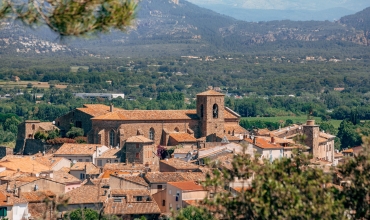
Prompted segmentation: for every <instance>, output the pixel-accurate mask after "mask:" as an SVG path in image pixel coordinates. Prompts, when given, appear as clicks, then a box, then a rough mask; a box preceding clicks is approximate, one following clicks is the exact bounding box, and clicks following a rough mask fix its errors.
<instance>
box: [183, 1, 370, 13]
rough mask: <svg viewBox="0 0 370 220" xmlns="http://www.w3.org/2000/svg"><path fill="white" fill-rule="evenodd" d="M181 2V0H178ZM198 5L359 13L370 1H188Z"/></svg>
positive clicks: (369, 4)
mask: <svg viewBox="0 0 370 220" xmlns="http://www.w3.org/2000/svg"><path fill="white" fill-rule="evenodd" d="M180 1H181V0H180ZM188 1H190V2H192V3H194V4H198V5H206V4H208V5H210V4H211V5H212V4H224V5H228V6H233V7H238V8H246V9H279V10H302V9H303V10H323V9H329V8H336V7H341V8H346V9H349V10H353V11H360V10H362V9H364V8H366V7H369V6H370V0H188Z"/></svg>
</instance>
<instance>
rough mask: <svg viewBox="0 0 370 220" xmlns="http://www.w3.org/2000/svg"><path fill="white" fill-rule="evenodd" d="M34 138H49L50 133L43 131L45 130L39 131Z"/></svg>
mask: <svg viewBox="0 0 370 220" xmlns="http://www.w3.org/2000/svg"><path fill="white" fill-rule="evenodd" d="M34 138H35V139H37V140H43V141H45V140H47V139H48V133H46V132H43V131H37V132H36V133H35V135H34Z"/></svg>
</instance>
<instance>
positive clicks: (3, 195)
mask: <svg viewBox="0 0 370 220" xmlns="http://www.w3.org/2000/svg"><path fill="white" fill-rule="evenodd" d="M7 196H9V197H8V201H7ZM22 203H23V204H24V203H28V202H27V200H26V199H25V198H23V197H22V196H20V197H17V196H14V194H13V193H7V192H6V191H3V190H1V191H0V206H13V205H14V204H22Z"/></svg>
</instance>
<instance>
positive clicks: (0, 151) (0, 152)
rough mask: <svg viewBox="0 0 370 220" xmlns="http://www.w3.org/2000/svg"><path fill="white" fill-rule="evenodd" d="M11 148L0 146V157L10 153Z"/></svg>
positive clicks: (11, 152)
mask: <svg viewBox="0 0 370 220" xmlns="http://www.w3.org/2000/svg"><path fill="white" fill-rule="evenodd" d="M12 154H13V149H12V148H9V147H5V146H0V159H2V158H3V157H5V156H6V155H12Z"/></svg>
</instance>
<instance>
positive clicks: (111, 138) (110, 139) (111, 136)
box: [109, 130, 114, 146]
mask: <svg viewBox="0 0 370 220" xmlns="http://www.w3.org/2000/svg"><path fill="white" fill-rule="evenodd" d="M109 145H110V146H114V131H113V130H111V131H110V132H109Z"/></svg>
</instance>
